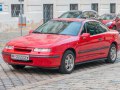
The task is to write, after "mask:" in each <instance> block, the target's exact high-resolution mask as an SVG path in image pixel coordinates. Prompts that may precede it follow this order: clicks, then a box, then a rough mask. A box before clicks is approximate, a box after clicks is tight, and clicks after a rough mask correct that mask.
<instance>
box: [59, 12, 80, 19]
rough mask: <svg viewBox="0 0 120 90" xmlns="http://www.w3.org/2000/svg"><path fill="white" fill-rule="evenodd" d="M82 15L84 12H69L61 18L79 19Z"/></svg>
mask: <svg viewBox="0 0 120 90" xmlns="http://www.w3.org/2000/svg"><path fill="white" fill-rule="evenodd" d="M81 15H82V12H67V13H64V14H63V15H61V16H60V17H59V18H78V17H80V16H81Z"/></svg>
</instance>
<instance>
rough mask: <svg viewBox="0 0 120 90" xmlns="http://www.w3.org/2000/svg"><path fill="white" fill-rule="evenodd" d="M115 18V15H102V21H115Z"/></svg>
mask: <svg viewBox="0 0 120 90" xmlns="http://www.w3.org/2000/svg"><path fill="white" fill-rule="evenodd" d="M114 18H115V15H102V16H101V17H100V19H103V20H113V19H114Z"/></svg>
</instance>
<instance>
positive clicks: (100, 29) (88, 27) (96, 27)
mask: <svg viewBox="0 0 120 90" xmlns="http://www.w3.org/2000/svg"><path fill="white" fill-rule="evenodd" d="M83 28H84V29H83V31H82V33H85V32H87V33H90V35H96V34H100V33H104V32H107V28H106V27H105V26H104V25H103V24H101V23H99V22H95V21H90V22H87V23H85V25H84V27H83Z"/></svg>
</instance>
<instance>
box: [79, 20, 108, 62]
mask: <svg viewBox="0 0 120 90" xmlns="http://www.w3.org/2000/svg"><path fill="white" fill-rule="evenodd" d="M99 24H100V23H99V22H96V21H89V22H86V23H85V24H84V27H83V30H82V32H81V35H82V34H83V33H90V37H89V38H87V39H82V38H80V40H79V43H78V46H77V50H78V60H77V61H78V62H81V61H86V60H94V59H98V58H102V55H104V50H103V49H105V48H106V47H105V46H104V43H105V42H104V35H103V34H101V33H100V32H98V30H99V29H100V25H99Z"/></svg>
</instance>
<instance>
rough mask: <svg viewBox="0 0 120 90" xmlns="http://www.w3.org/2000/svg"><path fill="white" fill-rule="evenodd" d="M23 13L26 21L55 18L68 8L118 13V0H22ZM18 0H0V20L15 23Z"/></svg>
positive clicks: (119, 6) (18, 8)
mask: <svg viewBox="0 0 120 90" xmlns="http://www.w3.org/2000/svg"><path fill="white" fill-rule="evenodd" d="M22 7H23V14H24V16H26V17H27V23H31V22H33V23H38V22H40V21H41V20H44V21H47V20H49V19H51V18H57V17H59V16H60V15H61V14H62V13H64V12H66V11H68V10H91V9H93V10H96V11H97V12H98V14H99V15H102V14H104V13H116V14H117V13H119V12H120V0H24V2H23V3H22ZM19 13H20V2H19V0H0V22H6V23H17V22H18V16H19Z"/></svg>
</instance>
